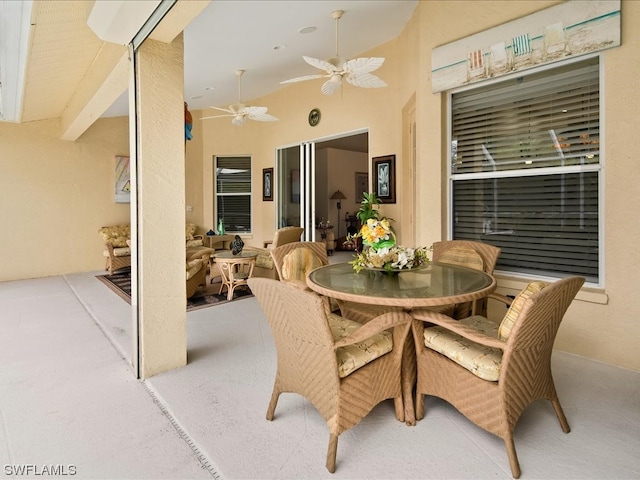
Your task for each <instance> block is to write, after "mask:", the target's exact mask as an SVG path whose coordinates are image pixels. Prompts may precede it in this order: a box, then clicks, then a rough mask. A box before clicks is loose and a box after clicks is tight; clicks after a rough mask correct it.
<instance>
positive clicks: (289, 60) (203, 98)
mask: <svg viewBox="0 0 640 480" xmlns="http://www.w3.org/2000/svg"><path fill="white" fill-rule="evenodd" d="M100 1H109V2H115V3H122V4H123V5H124V4H125V3H126V2H124V0H100ZM149 2H151V3H153V2H155V3H156V4H158V3H160V1H159V0H147V1H146V2H142V3H143V4H144V5H145V6H146V7H147V8H148V6H149ZM0 3H3V4H7V3H14V4H15V3H22V4H23V6H22V10H21V12H22V15H23V16H24V18H22V19H21V20H20V19H19V18H17V17H16V12H15V11H11V9H9V8H5V7H3V10H2V11H1V13H2V26H3V31H4V32H5V33H4V34H3V35H9V36H10V37H11V40H12V41H4V42H3V45H4V47H3V48H2V50H0V53H1V54H2V56H3V63H2V65H3V69H2V71H1V72H0V73H1V74H2V80H3V82H2V87H3V88H2V93H3V96H6V98H3V101H2V104H3V107H5V105H10V102H11V101H14V100H15V98H14V95H16V93H15V92H18V91H19V90H20V88H18V87H23V95H22V103H21V105H19V104H17V103H18V102H16V108H15V118H5V120H10V121H20V122H30V121H36V120H43V119H51V118H61V119H62V123H63V124H64V129H65V131H66V132H67V133H66V137H67V139H73V137H74V136H76V135H78V131H79V130H81V128H82V126H81V125H83V124H86V123H87V122H91V121H95V118H94V117H100V116H115V115H126V114H127V112H128V103H127V101H126V98H127V95H126V90H127V84H128V83H127V82H128V79H127V78H128V77H127V70H126V68H127V67H126V65H124V66H123V65H122V64H123V63H126V62H125V60H126V52H127V49H126V46H124V45H122V44H115V43H110V42H105V41H103V40H101V39H100V38H98V36H97V35H96V34H95V33H94V31H93V30H92V29H91V28H89V26H88V25H87V19H88V18H89V16H90V13H91V11H92V9H93V8H94V4H95V3H96V2H94V1H93V0H74V1H72V2H69V1H59V0H48V1H43V0H38V1H34V2H30V1H25V2H0ZM416 5H417V0H390V1H386V0H373V1H367V0H355V1H354V0H349V1H334V0H322V1H315V0H302V1H294V0H285V1H265V0H257V1H252V0H243V1H230V0H217V1H213V2H209V1H196V0H193V1H189V2H185V1H179V2H177V3H176V4H175V6H174V7H173V8H172V10H171V12H170V14H168V15H167V16H166V17H165V19H163V21H162V22H163V23H161V26H162V25H163V24H165V23H171V22H173V24H174V28H175V31H173V30H171V28H169V32H170V33H168V34H167V33H166V32H165V37H170V36H171V35H175V34H176V33H179V31H182V29H184V44H185V54H184V56H185V58H184V62H185V100H186V101H187V102H188V103H189V106H190V109H192V110H193V109H203V108H207V107H210V106H226V105H228V104H230V103H233V102H235V101H236V100H237V95H238V90H237V86H238V84H237V78H236V76H235V71H236V70H238V69H244V70H246V73H245V75H244V76H243V80H242V82H243V83H242V94H243V100H250V99H253V98H258V97H261V96H264V95H267V94H269V93H272V92H274V91H276V90H278V89H281V88H286V86H284V85H281V84H280V82H282V81H283V80H286V79H289V78H292V77H296V76H300V75H307V74H313V73H317V71H316V70H315V69H313V67H311V66H309V65H307V64H306V63H305V62H304V61H303V59H302V55H307V56H311V57H316V58H328V57H331V56H334V55H335V53H336V52H335V49H336V41H335V40H336V38H335V37H336V35H335V21H334V20H333V18H332V17H331V12H332V11H333V10H338V9H340V10H344V11H345V14H344V16H343V17H342V19H341V20H340V24H339V39H340V43H339V50H340V54H341V56H343V57H347V58H352V57H354V56H357V55H359V54H360V53H362V52H366V51H367V50H369V49H371V48H374V47H376V46H378V45H380V44H382V43H385V42H387V41H389V40H391V39H393V38H395V37H397V36H398V35H399V34H400V33H401V32H402V29H403V28H404V26H405V24H406V22H407V21H408V20H409V18H410V17H411V15H412V13H413V11H414V10H415V7H416ZM29 7H30V8H29ZM172 15H173V17H172ZM176 19H177V20H178V21H176ZM185 19H188V23H185V24H183V25H182V26H179V22H180V21H185ZM11 22H13V23H11ZM20 22H22V23H20ZM18 24H20V25H22V29H23V30H22V32H21V31H20V28H19V27H18V26H17V25H18ZM7 25H12V27H11V28H8V27H7ZM185 25H186V26H185ZM309 27H311V28H309ZM303 29H304V30H303ZM307 30H311V33H300V31H307ZM25 39H26V41H25ZM3 40H4V39H3ZM168 40H169V41H170V38H169V39H168ZM21 57H22V59H23V62H24V67H23V68H24V76H23V77H22V78H21V76H20V75H16V74H12V75H8V74H9V73H10V72H13V70H12V66H13V65H14V64H15V65H18V62H19V60H20V58H21ZM118 65H120V68H119V69H118V68H117V66H118ZM18 71H19V68H18ZM97 79H99V81H98V82H96V81H97ZM12 82H14V84H15V83H20V82H21V84H20V85H14V84H12ZM96 83H99V84H100V87H99V88H98V90H97V91H96V90H95V87H94V88H93V89H91V88H90V85H95V84H96ZM320 84H321V82H320V81H319V83H318V91H319V90H320ZM351 88H354V87H351ZM88 105H90V106H91V107H90V108H89V107H88ZM10 110H11V108H6V107H5V108H3V112H5V114H6V113H7V112H8V111H10ZM83 116H84V117H85V118H83ZM63 137H64V135H63Z"/></svg>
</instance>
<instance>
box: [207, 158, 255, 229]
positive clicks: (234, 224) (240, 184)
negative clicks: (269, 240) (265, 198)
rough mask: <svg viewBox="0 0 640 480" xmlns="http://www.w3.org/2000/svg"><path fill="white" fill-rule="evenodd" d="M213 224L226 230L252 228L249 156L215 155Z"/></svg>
mask: <svg viewBox="0 0 640 480" xmlns="http://www.w3.org/2000/svg"><path fill="white" fill-rule="evenodd" d="M215 176H216V178H215V183H216V215H217V218H216V219H215V224H216V225H217V224H218V222H219V221H220V219H223V221H224V226H225V230H226V232H227V233H248V232H251V158H250V157H216V168H215Z"/></svg>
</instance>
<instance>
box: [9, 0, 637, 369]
mask: <svg viewBox="0 0 640 480" xmlns="http://www.w3.org/2000/svg"><path fill="white" fill-rule="evenodd" d="M556 3H558V2H555V1H519V2H504V1H492V2H486V1H482V2H481V1H466V2H465V1H458V2H450V1H422V2H420V4H419V6H418V9H417V11H416V13H415V15H414V16H413V18H412V19H411V20H410V22H409V23H408V25H407V27H406V29H405V30H404V31H403V33H402V34H401V35H400V36H399V37H398V38H397V39H395V40H393V41H391V42H389V43H387V44H385V45H382V46H380V47H378V48H376V49H374V50H372V51H371V52H366V54H370V55H380V56H384V57H386V61H385V64H384V65H383V66H382V68H380V69H379V71H378V72H377V73H379V75H380V76H381V77H382V78H384V79H385V81H387V83H388V84H389V87H388V88H386V89H380V90H367V89H355V88H352V87H345V89H344V91H343V92H342V94H340V93H338V94H335V95H333V96H330V97H325V96H323V95H321V94H320V83H319V81H318V82H313V81H310V82H302V83H300V84H295V85H291V86H288V87H287V88H286V89H285V88H283V89H281V90H280V91H278V92H276V93H274V94H272V95H270V96H268V97H264V98H261V99H256V100H254V101H252V102H251V103H253V104H257V105H264V106H267V107H268V108H269V112H270V113H273V114H274V115H276V116H277V117H279V118H280V121H279V122H274V123H258V122H248V123H247V124H246V125H245V126H243V127H240V128H238V127H234V126H232V125H231V123H230V122H228V121H227V120H228V119H226V120H207V121H200V120H199V118H200V117H201V116H202V113H203V112H200V111H194V112H193V117H194V129H193V131H194V140H193V141H191V142H188V143H187V145H186V149H187V158H186V164H185V175H186V199H187V202H186V204H187V205H192V207H193V212H187V219H189V220H191V221H194V222H196V223H198V224H199V225H202V226H203V227H204V228H209V227H210V226H211V225H208V224H207V222H208V220H205V219H211V218H213V211H212V208H213V207H212V202H211V199H212V197H213V182H212V178H213V176H212V157H213V155H234V154H248V155H251V156H252V157H253V159H254V177H253V181H254V184H253V185H254V192H256V193H255V194H254V196H253V211H254V214H255V215H254V234H253V238H251V239H248V240H247V244H250V245H258V246H259V245H261V243H262V241H263V240H264V239H268V238H271V237H272V236H273V231H274V225H275V202H262V195H261V193H262V192H261V182H262V169H263V168H267V167H273V166H274V165H275V151H276V149H277V148H281V147H284V146H289V145H293V144H297V143H299V142H301V141H305V140H316V139H322V138H325V137H329V136H334V135H336V134H339V133H349V132H354V131H358V130H362V129H368V131H369V139H370V152H369V155H370V157H374V156H379V155H388V154H391V153H396V154H397V155H398V156H397V163H398V164H397V165H396V168H397V171H398V172H400V171H402V170H403V167H404V164H403V162H404V161H405V159H404V158H403V157H404V156H403V155H400V154H401V153H402V151H403V150H402V148H403V144H402V138H403V136H402V131H401V130H402V109H403V108H404V107H405V106H406V105H407V102H409V101H410V100H411V98H412V96H414V95H415V99H416V119H417V129H418V143H417V158H418V160H417V162H418V166H417V170H416V172H415V176H416V184H417V185H418V186H419V188H418V189H417V191H416V208H417V210H416V215H417V222H416V223H417V225H416V226H417V242H418V243H419V244H424V245H429V244H430V243H431V242H433V241H435V240H439V239H441V238H443V237H444V234H443V233H442V232H443V231H444V230H443V225H444V224H445V221H446V203H445V198H446V197H445V189H444V187H445V186H446V182H445V181H444V180H443V177H442V174H443V172H444V151H443V148H444V147H443V145H444V139H445V135H446V131H445V128H446V107H445V104H444V97H443V96H442V95H434V94H432V93H431V86H430V75H429V71H430V56H429V55H430V52H431V49H432V48H434V47H435V46H438V45H441V44H444V43H447V42H450V41H453V40H457V39H459V38H462V37H464V36H467V35H471V34H474V33H477V32H478V31H481V30H484V29H487V28H491V27H493V26H496V25H499V24H501V23H504V22H507V21H510V20H512V19H515V18H518V17H520V16H523V15H527V14H529V13H532V12H535V11H537V10H540V9H543V8H547V7H549V6H551V5H554V4H556ZM639 48H640V2H635V1H631V0H623V2H622V46H621V47H619V48H616V49H612V50H608V51H606V52H605V53H604V54H603V65H604V80H605V90H604V95H602V98H603V101H602V105H603V113H604V114H603V120H604V128H603V130H604V132H605V136H604V141H603V149H604V155H603V156H602V158H603V160H604V162H605V166H606V173H605V185H604V196H603V197H604V223H605V249H604V252H603V254H604V256H605V271H604V283H605V285H604V288H602V289H596V290H593V291H586V292H582V293H581V294H580V296H579V298H578V300H576V301H575V302H574V304H573V305H572V306H571V307H570V309H569V312H568V314H567V316H566V318H565V321H564V322H563V324H562V326H561V328H560V331H559V334H558V338H557V341H556V348H558V349H560V350H564V351H568V352H573V353H577V354H580V355H584V356H586V357H590V358H594V359H598V360H601V361H603V362H606V363H611V364H614V365H619V366H623V367H626V368H630V369H634V370H640V355H638V353H637V352H638V345H639V344H640V299H639V297H638V295H637V294H636V293H635V291H634V290H635V283H636V282H635V276H636V272H635V269H636V267H637V266H638V265H640V253H639V250H638V249H637V248H635V245H634V243H635V242H634V241H635V239H636V238H638V236H639V234H640V222H637V221H635V217H634V215H633V212H635V211H637V210H638V207H639V206H640V205H639V204H640V189H638V188H637V187H636V186H637V185H638V184H639V183H640V182H639V181H640V178H639V177H640V168H638V166H637V160H636V159H635V152H636V148H635V145H634V143H632V142H634V137H635V135H637V131H638V130H639V127H640V120H639V119H638V114H637V112H638V111H640V96H638V94H637V78H640V62H638V60H637V52H638V50H639ZM312 108H320V110H321V111H322V120H321V122H320V124H319V125H318V126H317V127H310V126H309V125H308V123H307V115H308V112H309V110H311V109H312ZM56 138H57V137H56V122H54V121H52V122H38V124H27V125H11V124H3V123H0V142H1V144H2V150H0V172H1V173H2V174H1V175H0V192H2V193H1V195H2V203H1V205H0V220H1V221H2V223H1V224H2V225H3V227H7V228H5V230H4V231H5V232H7V231H9V232H12V235H9V236H7V235H3V237H2V238H3V240H2V242H3V244H2V248H0V266H1V268H0V280H13V279H20V278H31V277H39V276H47V275H57V274H60V273H65V272H71V271H87V270H93V269H98V268H102V266H103V260H102V257H101V254H100V251H101V242H100V239H99V237H98V235H97V233H96V230H97V229H98V228H99V227H100V226H101V225H102V224H109V223H115V222H117V221H123V220H125V219H127V218H128V210H127V207H126V206H124V205H116V204H114V203H113V198H112V197H113V194H112V187H113V157H114V156H115V155H117V154H123V153H126V152H127V150H128V143H127V141H128V140H127V138H128V134H127V122H126V119H107V120H100V121H98V122H97V123H96V124H95V125H94V126H93V127H92V128H91V129H90V130H89V131H88V132H87V133H85V134H84V135H83V136H82V137H81V138H80V139H79V140H78V141H77V142H75V143H67V142H62V141H59V140H57V139H56ZM67 170H69V171H70V173H69V172H68V171H67ZM5 172H7V173H5ZM69 175H71V176H69ZM400 199H401V202H400V203H398V204H396V205H393V206H392V205H387V206H384V213H385V214H386V215H389V216H391V217H393V218H400V216H401V215H400V214H401V211H402V207H403V203H402V202H406V201H408V200H407V199H404V198H402V196H400ZM10 202H11V203H10ZM400 228H401V226H400ZM14 233H15V235H14ZM52 238H53V239H55V242H56V244H57V245H65V248H64V249H59V254H58V255H55V256H54V255H40V256H38V261H33V260H31V258H32V255H33V252H34V251H36V252H40V251H43V250H44V251H47V250H49V249H48V248H45V249H43V248H42V245H43V244H44V243H45V242H47V243H48V244H50V242H51V240H52ZM66 246H69V248H66ZM24 259H28V260H26V261H24ZM524 280H525V279H506V278H501V279H500V285H501V287H500V288H501V290H502V291H505V292H509V293H511V292H514V291H516V289H517V288H518V287H519V286H520V285H522V284H523V281H524Z"/></svg>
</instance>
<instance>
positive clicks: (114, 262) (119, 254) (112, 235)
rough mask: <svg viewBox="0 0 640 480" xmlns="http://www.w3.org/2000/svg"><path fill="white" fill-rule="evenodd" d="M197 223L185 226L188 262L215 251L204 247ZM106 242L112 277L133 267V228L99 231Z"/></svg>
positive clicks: (106, 254) (107, 266) (118, 227)
mask: <svg viewBox="0 0 640 480" xmlns="http://www.w3.org/2000/svg"><path fill="white" fill-rule="evenodd" d="M197 229H198V226H197V225H196V224H195V223H187V224H186V225H185V247H186V252H187V260H192V259H196V258H200V257H202V255H203V254H205V253H213V249H211V248H207V247H205V246H204V236H203V235H198V234H196V231H197ZM98 232H99V233H100V235H102V239H103V240H104V244H105V249H104V251H103V255H104V256H105V257H106V259H107V263H106V266H105V270H108V271H109V274H110V275H113V273H114V272H115V271H116V270H119V269H121V268H124V267H129V266H131V247H130V245H129V244H130V243H131V226H130V225H129V224H128V223H127V224H120V225H111V226H108V227H102V228H100V229H99V230H98Z"/></svg>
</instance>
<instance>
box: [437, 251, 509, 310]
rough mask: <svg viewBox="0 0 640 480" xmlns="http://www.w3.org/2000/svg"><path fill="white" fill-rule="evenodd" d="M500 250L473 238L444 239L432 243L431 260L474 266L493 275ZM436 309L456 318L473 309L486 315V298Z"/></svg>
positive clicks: (468, 266)
mask: <svg viewBox="0 0 640 480" xmlns="http://www.w3.org/2000/svg"><path fill="white" fill-rule="evenodd" d="M500 251H501V249H500V248H499V247H495V246H493V245H489V244H488V243H482V242H475V241H473V240H446V241H442V242H435V243H434V244H433V261H434V262H439V263H447V264H449V265H458V266H461V267H467V268H474V269H476V270H482V271H483V272H485V273H488V274H489V275H493V270H494V269H495V268H496V263H497V261H498V256H499V255H500ZM438 311H440V313H444V314H446V315H449V316H450V317H453V318H456V319H458V320H459V319H461V318H465V317H468V316H469V315H471V314H472V312H473V311H475V313H476V314H477V315H484V316H485V317H486V316H487V299H486V298H483V299H480V300H476V301H475V305H474V302H467V303H459V304H457V305H451V306H448V308H445V309H442V308H441V309H439V310H438Z"/></svg>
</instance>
